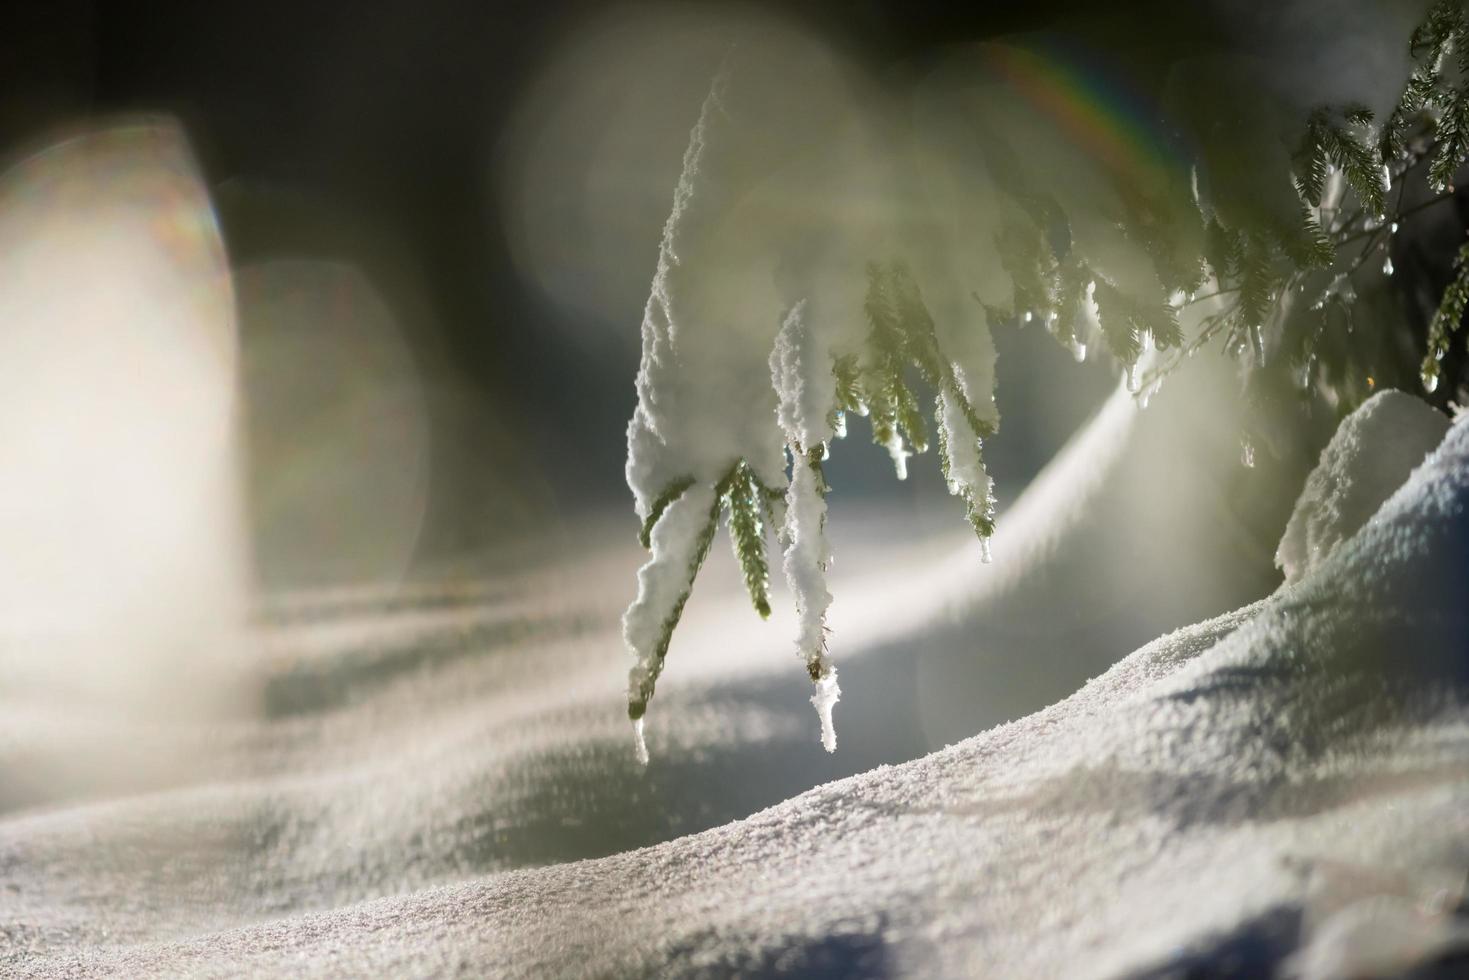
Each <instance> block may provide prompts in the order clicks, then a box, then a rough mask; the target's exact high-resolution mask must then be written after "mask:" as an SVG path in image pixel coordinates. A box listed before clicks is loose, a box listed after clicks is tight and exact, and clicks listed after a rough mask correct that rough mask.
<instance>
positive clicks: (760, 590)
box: [724, 460, 770, 619]
mask: <svg viewBox="0 0 1469 980" xmlns="http://www.w3.org/2000/svg"><path fill="white" fill-rule="evenodd" d="M764 490H765V488H764V487H763V486H762V485H761V483H760V481H759V480H758V479H756V477H755V472H754V471H753V470H752V469H750V466H749V464H748V463H746V462H745V461H744V460H741V461H740V462H739V463H738V464H736V465H735V468H734V472H733V473H732V474H731V478H730V481H729V489H728V491H726V493H725V494H724V503H725V506H726V507H727V508H728V518H727V522H728V526H729V540H730V544H731V546H732V547H733V548H734V553H735V558H736V559H737V560H738V561H739V563H740V571H741V573H742V574H743V575H744V579H745V588H746V589H747V590H748V591H749V593H750V602H751V603H752V604H753V605H754V607H755V611H756V612H758V613H759V614H760V618H761V619H769V618H770V566H769V564H768V563H767V561H766V557H765V525H764V522H763V521H762V520H761V511H762V509H765V507H766V506H767V505H766V501H767V499H768V498H767V496H766V494H765V492H764Z"/></svg>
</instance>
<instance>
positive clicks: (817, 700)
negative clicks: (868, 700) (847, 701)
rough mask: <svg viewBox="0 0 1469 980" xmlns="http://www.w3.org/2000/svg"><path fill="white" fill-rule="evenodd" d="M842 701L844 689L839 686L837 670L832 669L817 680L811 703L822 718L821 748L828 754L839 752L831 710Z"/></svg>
mask: <svg viewBox="0 0 1469 980" xmlns="http://www.w3.org/2000/svg"><path fill="white" fill-rule="evenodd" d="M841 699H842V688H841V685H839V684H837V672H836V668H832V669H831V672H830V673H829V674H827V675H826V676H825V677H821V678H818V679H817V681H816V691H815V693H814V694H812V695H811V703H812V704H813V705H814V706H815V707H816V714H817V715H818V716H820V718H821V747H822V748H824V749H826V751H828V752H835V751H836V750H837V730H836V725H835V723H834V722H833V721H832V718H831V710H832V708H834V707H836V703H837V702H838V701H840V700H841Z"/></svg>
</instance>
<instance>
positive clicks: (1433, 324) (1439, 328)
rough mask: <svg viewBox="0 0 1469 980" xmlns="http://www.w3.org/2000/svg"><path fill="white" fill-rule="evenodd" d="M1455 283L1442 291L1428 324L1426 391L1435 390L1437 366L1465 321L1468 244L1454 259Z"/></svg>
mask: <svg viewBox="0 0 1469 980" xmlns="http://www.w3.org/2000/svg"><path fill="white" fill-rule="evenodd" d="M1454 269H1455V274H1454V280H1453V282H1451V283H1449V285H1448V288H1447V289H1445V290H1444V294H1443V298H1442V299H1441V300H1439V304H1438V309H1437V310H1436V311H1435V312H1434V314H1433V319H1432V320H1431V321H1429V324H1428V353H1427V355H1426V356H1425V357H1424V358H1423V369H1422V373H1423V386H1424V387H1425V388H1427V389H1428V390H1429V391H1433V390H1434V389H1436V388H1437V387H1438V382H1439V374H1440V371H1441V369H1440V367H1439V362H1440V361H1441V360H1443V357H1444V355H1445V354H1447V353H1448V350H1449V341H1450V339H1451V338H1452V336H1453V335H1454V334H1455V333H1457V332H1458V331H1459V328H1460V327H1461V326H1462V325H1463V322H1464V310H1465V308H1466V307H1469V243H1466V244H1464V245H1462V246H1460V248H1459V253H1458V255H1456V256H1455V257H1454Z"/></svg>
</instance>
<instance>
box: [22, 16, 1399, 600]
mask: <svg viewBox="0 0 1469 980" xmlns="http://www.w3.org/2000/svg"><path fill="white" fill-rule="evenodd" d="M1267 8H1268V9H1267ZM1384 9H1386V8H1385V7H1383V5H1380V4H1366V3H1356V4H1352V3H1340V4H1332V3H1324V4H1323V3H1316V4H1309V5H1307V4H1300V3H1286V4H1268V5H1267V4H1245V3H1177V2H1152V0H1149V2H1141V3H1129V4H1109V5H1098V4H1095V3H1089V2H1074V0H1045V2H1039V3H1029V4H1015V3H992V2H975V3H970V4H964V5H957V4H950V3H944V2H935V3H914V2H877V0H866V2H842V0H799V2H787V3H778V4H777V3H771V4H766V5H764V6H763V7H762V6H758V5H757V6H754V7H749V6H746V7H744V8H731V7H728V6H706V5H694V4H680V5H674V6H637V5H632V6H629V5H612V4H607V3H590V2H581V0H555V2H551V0H535V2H524V0H501V2H495V3H485V2H470V0H414V2H396V0H395V2H371V3H361V4H343V3H311V2H299V0H298V2H275V0H270V2H257V3H193V2H161V3H148V4H131V3H119V2H115V3H84V2H77V0H53V2H47V3H33V4H20V5H13V6H11V7H8V8H7V9H6V10H5V12H4V15H3V18H0V149H3V152H4V153H5V155H6V158H7V159H14V158H15V157H17V156H19V155H23V154H25V153H27V152H29V151H30V150H31V149H32V148H34V147H35V146H37V145H39V144H40V143H42V142H44V141H45V140H47V139H48V138H52V137H53V135H54V134H55V133H57V132H64V131H65V129H66V127H69V126H71V127H74V126H77V125H85V124H87V122H88V121H89V120H98V119H105V118H107V117H109V116H112V115H114V114H117V113H132V112H147V113H165V114H168V115H170V116H172V117H174V118H176V119H178V120H179V121H181V123H182V124H183V126H184V128H185V130H186V132H187V133H188V135H189V137H190V139H191V141H192V143H193V146H194V149H195V152H196V153H197V155H198V158H199V162H200V166H201V168H202V170H203V172H204V174H205V177H206V180H207V182H208V184H209V186H210V190H211V193H212V194H213V197H214V200H215V206H216V209H217V214H218V219H219V222H220V225H221V227H222V230H223V233H224V237H225V240H226V242H227V245H228V248H229V251H230V256H231V260H232V262H233V263H234V264H236V265H237V266H248V265H250V264H252V263H256V262H260V261H264V260H269V259H272V258H278V257H282V256H289V257H293V258H302V257H304V258H320V259H328V260H332V261H339V262H343V263H346V264H348V265H350V266H352V267H353V268H355V269H357V270H359V271H360V272H361V273H362V275H363V276H364V277H365V279H366V280H367V282H368V283H370V284H371V287H372V289H374V290H376V292H377V294H378V295H380V296H381V298H382V301H383V303H384V304H385V305H386V306H387V308H388V309H389V310H391V312H392V314H393V316H394V317H395V319H396V321H397V323H399V324H400V325H401V326H402V334H403V337H404V338H405V339H406V342H407V347H408V350H409V353H410V355H411V359H412V361H413V363H414V364H415V365H416V369H417V371H418V372H419V374H420V376H421V377H422V378H425V379H430V380H429V381H427V382H426V383H425V385H424V404H425V406H426V409H425V411H426V418H427V442H428V450H427V451H426V459H427V460H428V462H427V464H426V467H427V468H426V473H425V476H424V479H425V480H426V487H427V490H426V493H427V500H428V504H427V506H426V514H427V517H426V519H425V522H424V523H423V525H422V529H421V532H420V533H419V534H418V535H417V554H418V555H419V556H420V557H423V556H435V555H451V554H455V553H459V552H463V551H466V550H471V549H475V548H478V547H482V546H484V545H486V544H491V543H495V542H497V541H500V540H503V539H505V538H506V537H507V536H513V535H514V534H515V533H517V532H519V531H521V530H523V529H525V528H526V527H529V526H534V525H536V524H541V523H544V522H545V521H546V520H558V519H562V518H564V517H565V515H567V514H570V513H574V512H579V511H581V510H582V509H584V508H587V507H591V506H602V505H605V506H607V507H624V508H626V509H627V511H628V518H627V519H628V522H629V527H631V526H632V522H633V520H634V519H633V517H632V516H631V508H630V507H628V506H627V505H628V503H629V498H628V495H627V493H626V490H625V488H624V487H623V485H622V462H623V452H624V443H623V432H624V428H625V425H626V419H627V417H628V415H629V414H630V412H631V409H632V405H633V402H634V393H633V386H632V380H633V376H634V374H635V372H636V369H637V359H638V320H639V317H640V313H641V304H642V299H643V297H644V296H645V295H646V288H647V281H648V278H649V276H650V274H651V271H652V269H653V266H654V262H655V259H656V254H657V241H658V234H659V230H660V228H661V225H662V222H663V220H664V218H665V217H666V214H667V208H668V203H669V201H670V200H671V195H672V189H673V186H674V183H675V181H676V179H677V175H678V172H679V167H680V162H681V157H682V154H683V148H684V144H685V142H686V140H687V133H688V129H689V126H690V125H691V123H692V121H693V119H694V118H695V116H696V114H697V108H698V105H699V102H700V101H701V100H702V98H703V95H704V86H705V84H706V82H707V78H708V76H709V73H710V66H711V64H712V62H711V51H714V50H716V49H715V48H714V47H711V44H713V42H712V41H710V40H709V39H710V38H711V37H714V36H715V34H717V32H713V33H711V29H710V28H711V25H718V24H719V23H721V22H723V21H725V20H727V19H729V18H730V17H733V16H750V15H755V16H764V15H773V16H779V17H780V18H783V19H785V20H786V21H788V22H790V23H791V24H792V25H793V29H797V30H803V31H809V32H812V33H814V34H816V35H817V36H820V37H823V38H825V39H827V40H828V41H829V42H830V43H831V44H832V45H833V46H834V47H836V48H837V49H838V50H840V51H842V52H844V53H845V54H846V55H848V56H849V57H850V58H851V59H852V60H853V61H854V62H855V63H857V64H858V65H860V66H862V67H863V68H864V69H865V70H867V71H869V72H871V73H873V74H875V75H876V76H877V77H879V78H885V79H888V80H890V82H891V84H893V85H901V84H902V83H903V80H904V79H905V78H906V77H909V76H910V75H912V74H914V73H916V72H921V71H922V68H923V64H924V62H925V60H926V59H928V58H930V57H933V56H935V55H936V54H937V53H938V52H939V51H941V49H942V48H943V47H944V46H946V45H951V44H956V43H963V42H966V41H972V40H977V39H983V38H987V37H993V36H997V35H1001V34H1006V33H1012V32H1019V31H1037V30H1052V31H1055V30H1060V31H1066V32H1070V33H1073V34H1076V35H1080V36H1082V37H1084V38H1086V39H1087V43H1088V44H1089V45H1091V46H1092V47H1094V48H1096V49H1099V50H1102V51H1115V52H1117V53H1118V57H1117V59H1116V60H1117V62H1118V63H1119V64H1125V65H1126V70H1127V72H1128V73H1129V74H1130V75H1131V76H1132V77H1131V79H1130V82H1131V83H1132V84H1134V85H1135V86H1136V87H1137V88H1138V89H1139V90H1141V91H1144V92H1149V91H1153V92H1155V91H1156V90H1157V87H1158V86H1159V85H1161V83H1162V80H1163V78H1164V77H1165V75H1166V71H1167V68H1168V66H1169V65H1170V64H1171V63H1172V62H1173V61H1174V60H1175V59H1177V58H1180V57H1184V56H1186V55H1187V54H1188V53H1189V52H1190V51H1191V50H1193V49H1194V48H1195V47H1198V46H1200V45H1204V44H1207V45H1211V46H1215V47H1218V46H1221V45H1222V46H1225V47H1236V48H1239V49H1241V50H1249V51H1251V52H1253V53H1255V54H1261V53H1265V54H1267V55H1271V52H1274V53H1275V54H1274V55H1271V58H1272V62H1273V63H1274V64H1276V65H1278V66H1279V70H1280V73H1281V78H1282V80H1283V84H1288V83H1290V80H1291V79H1292V78H1293V77H1295V75H1296V74H1297V73H1300V72H1302V71H1303V70H1305V69H1306V68H1307V67H1309V66H1307V65H1303V64H1302V63H1301V60H1300V59H1297V58H1292V57H1289V52H1290V50H1292V49H1293V46H1299V47H1300V48H1301V50H1311V49H1312V48H1311V45H1312V43H1313V42H1312V39H1313V36H1314V34H1313V32H1317V31H1319V30H1321V29H1327V27H1329V28H1330V29H1332V30H1340V29H1341V28H1342V23H1343V19H1344V18H1345V20H1346V21H1349V22H1350V21H1353V19H1354V18H1355V19H1357V20H1361V21H1362V23H1368V24H1370V17H1371V16H1375V15H1377V14H1380V13H1381V12H1382V10H1384ZM734 11H743V12H742V13H738V14H736V13H734ZM752 12H753V13H752ZM1362 18H1367V19H1366V20H1362ZM691 38H692V39H694V40H692V41H690V40H689V39H691ZM1281 53H1284V56H1276V55H1280V54H1281ZM1368 54H1369V55H1370V54H1371V52H1368ZM1331 56H1332V57H1334V58H1337V59H1339V60H1342V61H1344V62H1350V61H1352V59H1354V58H1355V59H1358V60H1360V59H1361V58H1362V57H1363V54H1362V52H1360V51H1357V52H1354V51H1352V50H1350V49H1349V48H1348V49H1346V50H1340V46H1338V48H1337V49H1333V50H1332V51H1331ZM628 61H633V62H636V63H638V64H640V65H642V66H643V67H645V68H646V71H645V72H643V73H642V74H641V75H637V76H636V77H631V76H629V75H628V74H627V73H626V68H627V65H626V62H628ZM604 64H612V66H613V67H612V68H611V69H609V70H608V71H607V73H606V74H605V75H604V74H600V73H601V72H602V66H603V65H604ZM578 71H581V72H582V74H580V75H579V74H578ZM1325 74H1327V75H1329V76H1330V77H1333V78H1334V77H1337V75H1339V74H1340V73H1325ZM629 120H631V121H634V122H635V123H636V125H635V126H634V127H633V128H634V129H635V132H631V131H630V130H629V129H628V122H629ZM629 132H631V135H628V136H627V138H628V139H632V140H635V141H636V142H637V143H638V146H637V151H638V152H637V153H636V154H630V153H629V152H628V151H627V149H626V147H625V146H624V147H622V149H620V150H619V149H618V147H619V145H620V144H619V143H618V139H619V135H620V134H623V135H626V134H628V133H629ZM548 133H549V134H550V135H547V134H548ZM568 134H569V135H568ZM552 137H554V138H555V139H557V140H560V142H559V143H556V144H555V148H554V151H553V154H552V158H551V159H550V162H549V163H548V158H547V157H546V155H545V143H546V140H548V139H551V138H552ZM579 143H580V145H578V144H579ZM609 147H610V149H609ZM618 181H625V182H626V186H625V187H624V186H619V185H618ZM548 182H549V189H548ZM588 187H593V188H594V189H595V190H596V192H597V194H600V195H601V196H600V197H597V198H596V200H605V199H607V197H608V196H609V195H610V196H612V197H615V198H618V199H619V200H625V201H628V202H631V203H630V204H629V206H628V207H626V208H623V209H620V210H618V211H617V212H616V215H615V217H616V220H615V221H612V220H610V219H609V218H608V216H607V215H605V214H602V213H600V212H598V211H597V209H596V207H595V206H594V207H592V208H590V210H588V209H586V208H581V209H580V210H578V207H579V205H578V203H577V202H578V200H580V198H578V197H577V195H578V194H579V193H581V192H583V191H586V189H587V188H588ZM563 196H565V199H563ZM583 196H585V195H583ZM594 197H595V195H594ZM528 226H530V228H529V231H528V230H527V227H528ZM547 233H549V234H551V235H553V236H561V241H560V242H559V243H553V247H552V253H553V255H552V258H553V259H554V260H555V261H554V263H553V264H554V266H555V268H554V269H553V270H552V272H551V274H549V275H548V274H547V272H546V265H547V263H546V251H545V249H546V246H545V242H544V239H545V236H546V234H547ZM538 235H539V236H540V237H539V238H538V237H537V236H538ZM527 242H529V244H527ZM538 242H539V244H538ZM538 249H539V251H538ZM599 256H606V263H605V264H602V263H600V262H599ZM599 268H600V269H601V271H600V272H598V269H599ZM258 329H263V328H260V327H258V325H256V324H255V323H254V321H253V320H252V317H251V315H250V312H249V311H248V310H246V311H245V312H244V313H243V314H242V331H243V338H244V346H245V351H246V363H247V365H248V363H249V357H250V345H251V331H252V330H258ZM997 343H998V344H999V347H1000V356H1001V359H1002V361H1001V363H1002V367H1001V371H1000V378H1001V392H1000V398H1001V406H1002V411H1004V410H1006V406H1007V397H1009V398H1010V399H1011V401H1010V402H1009V404H1011V405H1014V404H1016V403H1017V402H1016V400H1015V398H1014V396H1015V394H1016V393H1014V392H1006V391H1005V390H1004V387H1003V386H1004V379H1005V376H1006V372H1005V369H1004V366H1003V365H1004V363H1005V361H1006V359H1007V358H1017V359H1024V360H1029V361H1032V362H1034V363H1036V364H1037V365H1038V367H1039V368H1040V369H1041V370H1043V371H1044V370H1049V369H1050V368H1051V367H1055V368H1056V369H1057V370H1064V371H1070V372H1071V374H1070V375H1069V376H1068V385H1067V386H1068V388H1071V389H1074V391H1073V392H1072V394H1073V395H1074V397H1073V398H1072V400H1071V401H1069V402H1066V403H1065V404H1064V405H1062V404H1058V405H1057V408H1056V410H1055V412H1053V413H1051V414H1044V413H1041V414H1040V415H1038V414H1037V413H1027V412H1017V411H1009V412H1008V414H1007V416H1006V429H1005V432H1004V433H1003V435H1002V438H1000V439H999V440H997V441H996V442H995V444H994V446H993V447H992V451H991V452H992V455H991V461H992V466H993V469H994V471H995V473H996V476H997V479H998V480H999V484H1000V490H1001V496H1002V503H1003V502H1004V498H1005V496H1006V495H1007V494H1009V495H1011V496H1013V493H1014V491H1016V490H1017V489H1018V488H1019V486H1020V485H1023V482H1024V481H1025V480H1026V479H1027V478H1028V477H1029V476H1030V475H1032V474H1033V473H1034V471H1035V469H1036V468H1037V467H1038V466H1039V465H1041V464H1042V463H1043V462H1044V460H1045V459H1046V458H1048V457H1049V455H1050V454H1051V453H1052V452H1053V451H1054V449H1055V447H1056V445H1057V444H1058V443H1059V441H1060V440H1061V439H1062V438H1064V436H1065V434H1066V433H1067V432H1068V431H1069V430H1070V429H1071V428H1072V427H1073V426H1074V425H1075V424H1076V422H1077V421H1078V419H1079V418H1080V416H1081V414H1083V413H1084V412H1085V411H1086V410H1087V408H1088V407H1089V406H1091V405H1093V404H1095V403H1096V401H1097V399H1099V398H1100V397H1101V396H1102V394H1103V393H1104V392H1105V391H1106V390H1109V389H1110V388H1111V387H1112V386H1113V385H1114V384H1115V379H1114V377H1113V376H1112V375H1111V374H1110V373H1109V372H1108V370H1107V369H1106V368H1103V367H1099V366H1096V365H1092V364H1089V365H1087V367H1086V370H1081V369H1077V368H1074V367H1072V366H1070V362H1069V359H1068V358H1067V357H1066V355H1065V354H1064V352H1061V351H1059V350H1055V349H1052V346H1051V345H1050V344H1049V342H1048V341H1047V340H1046V338H1044V337H1043V336H1040V332H1039V331H1030V332H1029V334H1028V335H1027V336H1013V335H1005V336H1001V337H999V338H997ZM341 357H342V358H344V359H347V360H350V359H351V357H352V352H351V351H350V350H349V349H343V350H341ZM307 360H308V361H309V359H307ZM302 367H303V368H304V369H306V370H308V372H309V371H311V370H315V369H318V368H319V369H320V375H319V380H320V384H321V385H322V386H324V387H326V388H330V387H331V386H332V385H333V384H334V383H335V381H334V380H333V377H332V373H331V370H330V369H329V368H330V353H329V352H328V355H327V357H326V359H324V360H322V361H319V362H318V363H317V365H316V367H315V368H313V367H312V366H311V365H310V364H309V363H305V364H303V365H302ZM1029 376H1030V377H1034V376H1035V375H1029ZM304 383H306V384H308V385H309V384H310V383H311V378H310V377H308V378H307V379H306V381H305V382H304ZM251 411H252V413H254V414H252V419H251V420H250V424H251V425H252V426H253V428H252V431H251V433H250V438H251V445H252V449H258V448H259V445H260V444H261V440H265V441H266V442H269V440H270V439H271V438H274V437H272V436H271V435H270V434H269V433H263V432H261V431H260V429H261V426H262V425H264V424H265V422H264V421H262V418H263V417H261V416H259V413H255V410H254V409H252V410H251ZM271 424H276V423H274V422H272V423H271ZM262 451H263V450H262ZM838 457H839V458H838V459H837V460H836V461H835V462H834V464H833V465H834V467H835V468H834V470H833V480H834V482H835V483H836V484H837V485H838V486H843V485H844V484H845V485H846V486H848V487H849V488H851V490H850V492H854V493H862V492H867V491H868V490H870V491H871V492H873V493H879V494H887V495H890V496H891V495H899V496H902V495H909V496H912V495H925V494H930V495H931V494H942V486H941V484H940V481H939V479H938V477H937V475H936V473H933V472H931V471H932V470H934V469H936V467H933V466H915V467H914V474H915V475H914V479H913V480H912V481H910V483H909V484H908V485H906V486H903V487H895V486H894V485H893V481H891V479H890V478H888V477H886V476H885V474H886V473H887V472H888V469H887V463H886V460H885V458H884V456H883V454H882V453H881V452H880V451H879V450H877V449H875V448H873V447H867V446H861V447H858V446H854V447H852V448H851V449H850V450H848V451H846V452H843V453H841V454H838ZM869 477H870V479H869ZM257 489H258V488H257ZM283 574H285V577H287V578H289V577H290V576H289V574H288V573H284V572H283Z"/></svg>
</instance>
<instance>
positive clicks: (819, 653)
mask: <svg viewBox="0 0 1469 980" xmlns="http://www.w3.org/2000/svg"><path fill="white" fill-rule="evenodd" d="M825 491H826V487H825V484H824V483H823V481H822V477H821V470H820V463H819V461H817V460H815V459H812V458H811V457H810V456H807V457H805V458H802V457H800V456H794V457H793V459H792V462H791V484H790V488H789V489H788V490H787V491H786V521H785V535H784V537H785V541H786V548H785V556H784V563H783V567H784V569H785V575H786V582H787V583H789V585H790V587H791V594H792V595H793V596H794V598H795V601H796V615H797V622H798V626H797V630H796V652H797V653H799V654H800V655H801V657H802V658H803V659H804V660H805V661H806V669H807V671H808V673H810V675H811V677H812V678H813V679H819V678H821V677H825V676H827V675H828V674H830V673H831V670H832V667H831V662H830V660H829V659H828V657H827V649H826V611H827V609H828V608H829V607H830V606H831V593H830V592H828V591H827V589H826V570H827V567H828V565H829V564H830V562H831V554H830V551H829V550H828V547H827V542H826V530H825V525H826V497H825Z"/></svg>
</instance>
